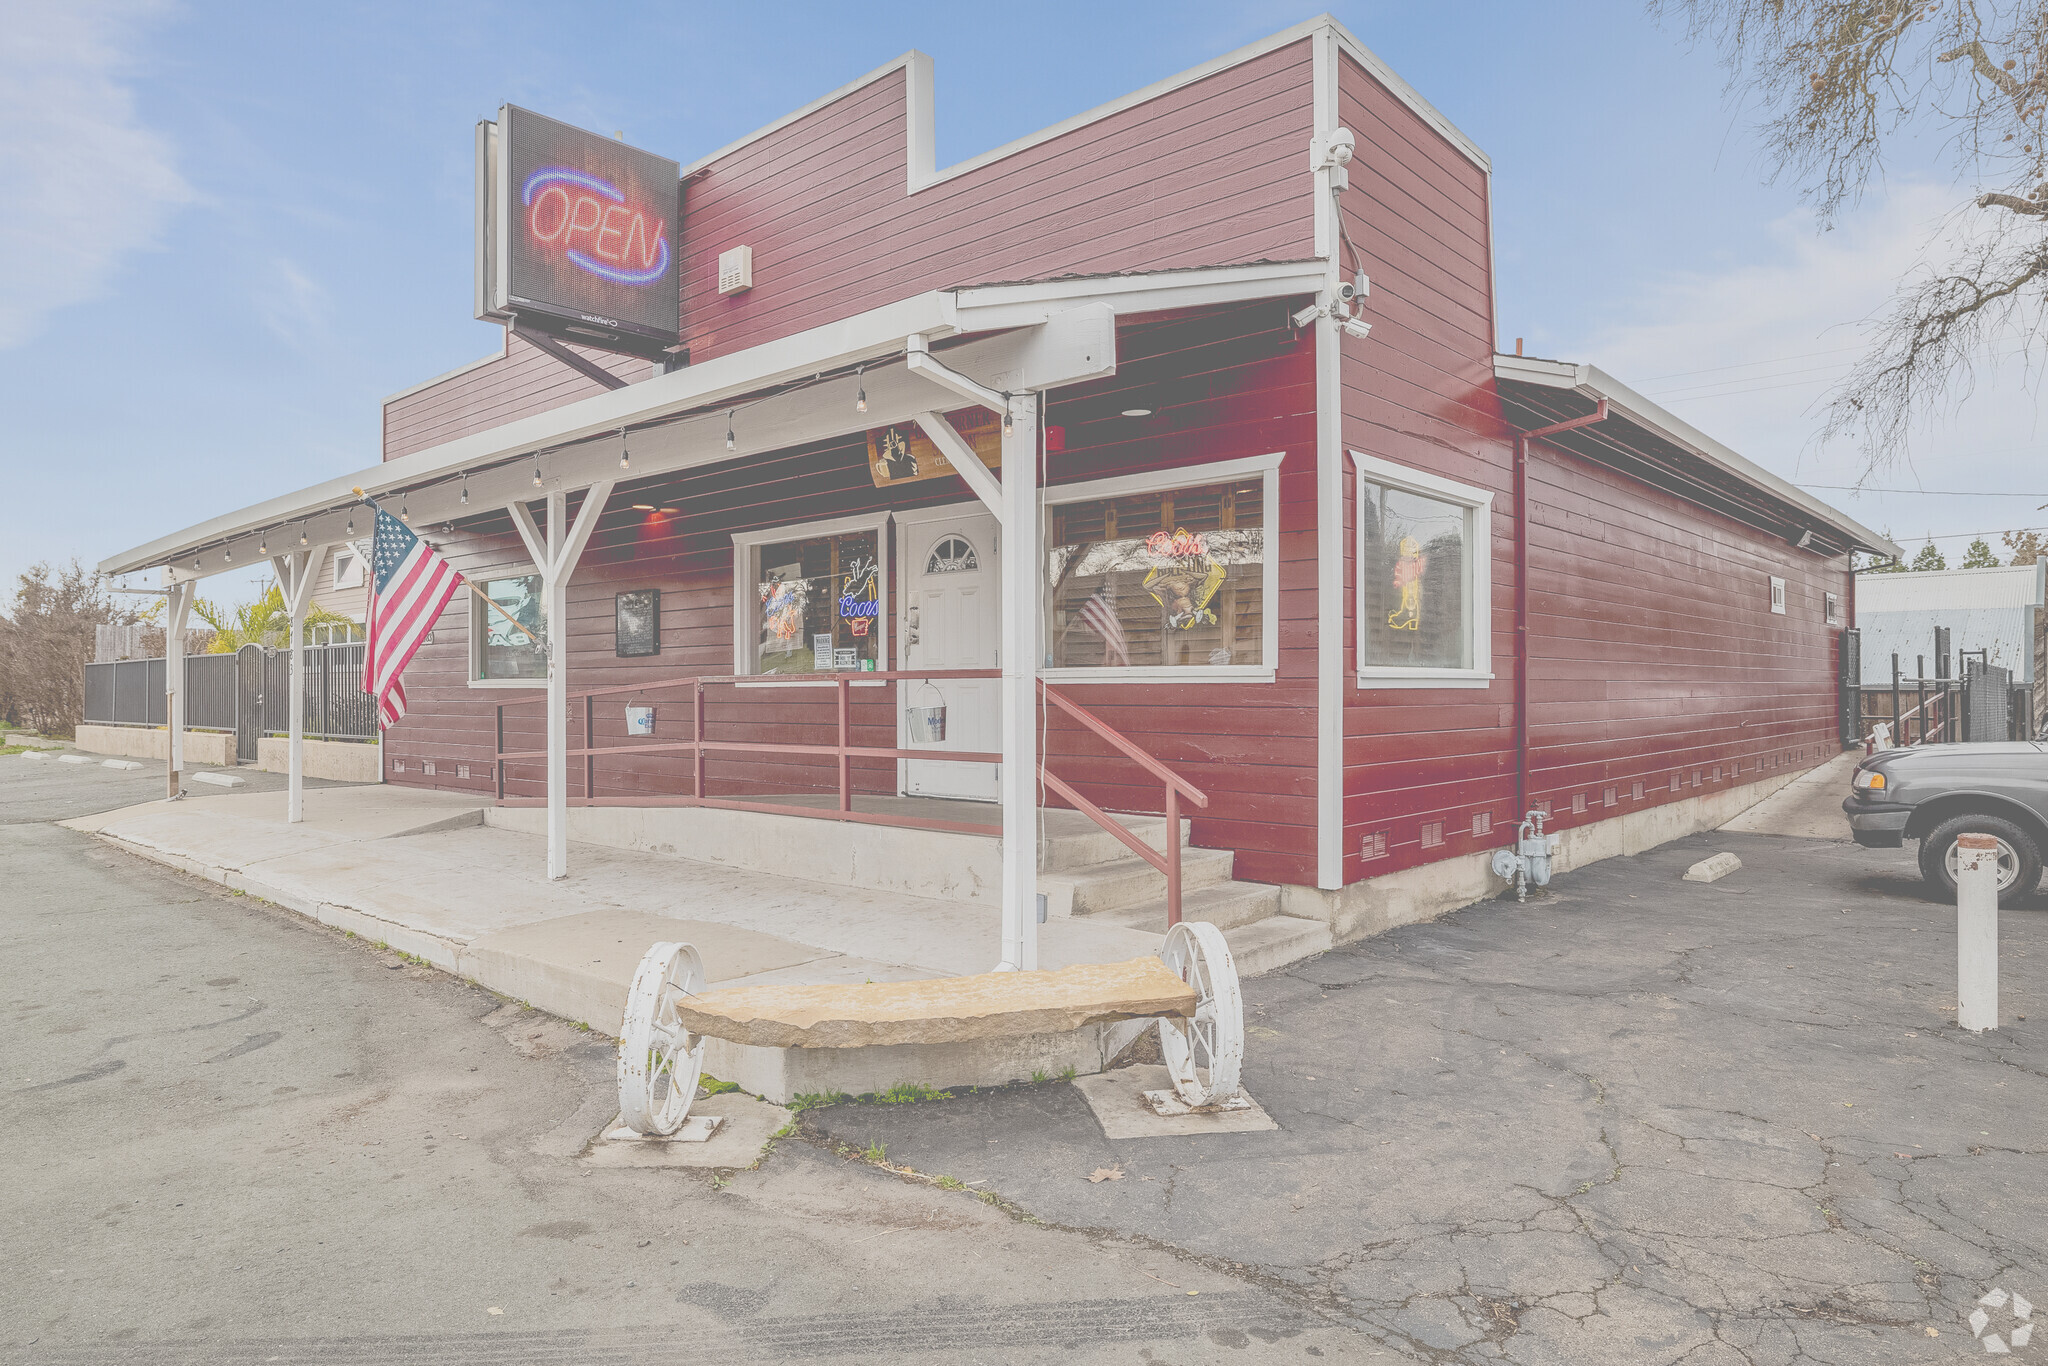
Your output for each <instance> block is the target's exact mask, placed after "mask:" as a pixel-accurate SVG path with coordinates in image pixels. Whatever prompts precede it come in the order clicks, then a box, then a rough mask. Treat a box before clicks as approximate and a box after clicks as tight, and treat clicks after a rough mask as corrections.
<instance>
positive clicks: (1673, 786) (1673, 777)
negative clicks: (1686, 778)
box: [1671, 773, 1678, 792]
mask: <svg viewBox="0 0 2048 1366" xmlns="http://www.w3.org/2000/svg"><path fill="white" fill-rule="evenodd" d="M1671 790H1672V791H1673V792H1676V791H1678V775H1677V774H1676V773H1674V774H1672V775H1671Z"/></svg>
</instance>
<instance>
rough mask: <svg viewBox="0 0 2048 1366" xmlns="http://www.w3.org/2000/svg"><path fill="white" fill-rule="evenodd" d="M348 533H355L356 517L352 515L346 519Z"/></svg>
mask: <svg viewBox="0 0 2048 1366" xmlns="http://www.w3.org/2000/svg"><path fill="white" fill-rule="evenodd" d="M348 534H349V535H351V536H353V535H355V534H356V519H355V518H353V517H351V518H349V519H348Z"/></svg>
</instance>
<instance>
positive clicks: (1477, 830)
mask: <svg viewBox="0 0 2048 1366" xmlns="http://www.w3.org/2000/svg"><path fill="white" fill-rule="evenodd" d="M1492 833H1493V813H1492V812H1491V811H1482V812H1480V813H1479V814H1478V815H1476V816H1474V817H1473V818H1472V838H1474V839H1479V838H1480V837H1482V836H1485V835H1491V834H1492Z"/></svg>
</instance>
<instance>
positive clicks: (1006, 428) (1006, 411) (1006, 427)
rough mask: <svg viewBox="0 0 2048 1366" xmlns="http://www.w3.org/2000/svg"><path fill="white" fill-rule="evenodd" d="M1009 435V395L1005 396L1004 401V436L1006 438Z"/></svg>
mask: <svg viewBox="0 0 2048 1366" xmlns="http://www.w3.org/2000/svg"><path fill="white" fill-rule="evenodd" d="M1009 434H1010V405H1009V398H1008V396H1007V395H1005V396H1004V399H1003V435H1004V436H1008V435H1009Z"/></svg>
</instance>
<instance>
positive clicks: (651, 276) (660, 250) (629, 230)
mask: <svg viewBox="0 0 2048 1366" xmlns="http://www.w3.org/2000/svg"><path fill="white" fill-rule="evenodd" d="M520 202H521V203H522V204H524V205H525V206H526V230H527V232H528V233H529V234H530V235H531V236H532V238H533V240H534V241H535V242H536V243H539V244H541V245H542V246H545V247H547V248H549V249H551V250H555V251H560V252H561V253H562V254H563V255H564V256H566V257H567V258H568V259H569V262H570V264H572V265H574V266H576V267H577V268H578V269H581V270H585V271H588V272H589V273H590V274H592V275H595V276H597V277H598V278H599V279H601V280H611V281H613V282H614V283H617V284H622V285H651V284H653V283H655V282H656V281H658V280H663V279H666V278H667V276H668V235H667V226H666V224H665V222H664V220H663V219H662V216H661V215H660V214H658V213H653V212H650V211H648V210H646V209H643V208H639V207H637V206H635V205H631V204H628V203H627V202H626V196H625V195H624V194H623V193H622V192H621V191H620V190H619V187H618V186H616V185H614V184H612V183H611V182H610V181H608V180H600V179H599V178H598V177H596V176H594V175H590V174H588V173H586V172H583V171H577V170H571V169H570V168H569V167H566V166H543V167H541V168H540V169H539V170H537V171H535V172H534V173H533V174H531V175H529V176H527V177H526V183H525V184H524V185H523V186H522V187H521V188H520Z"/></svg>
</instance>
